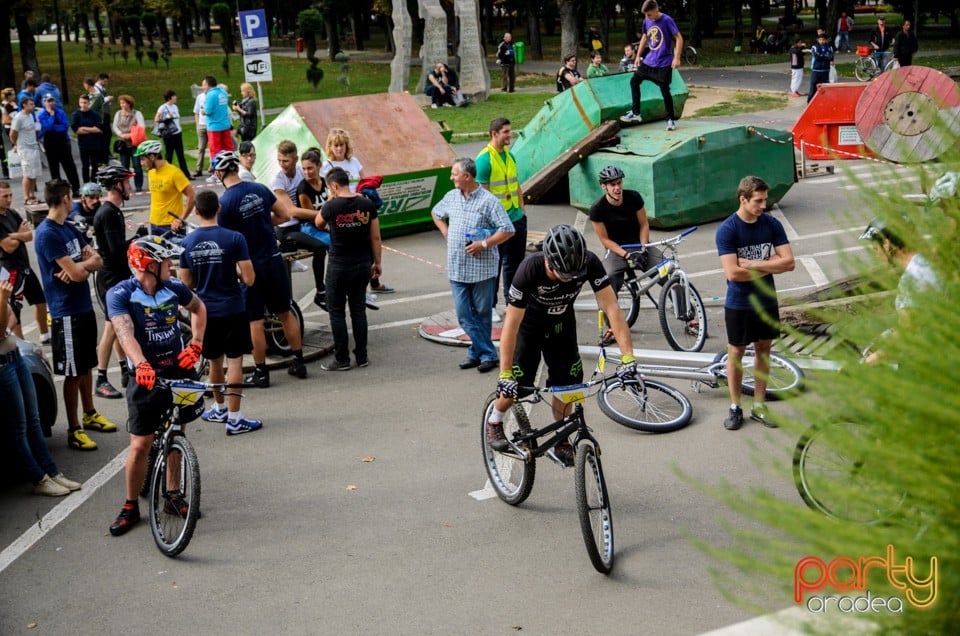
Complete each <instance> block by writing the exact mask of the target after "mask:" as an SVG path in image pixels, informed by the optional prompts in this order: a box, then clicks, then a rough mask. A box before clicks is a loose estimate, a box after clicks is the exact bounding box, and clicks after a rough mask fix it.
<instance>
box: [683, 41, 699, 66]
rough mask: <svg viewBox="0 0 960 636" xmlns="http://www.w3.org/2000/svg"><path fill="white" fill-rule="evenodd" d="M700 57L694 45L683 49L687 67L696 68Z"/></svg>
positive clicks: (688, 45)
mask: <svg viewBox="0 0 960 636" xmlns="http://www.w3.org/2000/svg"><path fill="white" fill-rule="evenodd" d="M699 56H700V54H699V53H697V49H696V47H694V46H693V45H691V44H687V45H685V46H684V47H683V61H684V63H685V64H686V65H687V66H696V64H697V58H698V57H699Z"/></svg>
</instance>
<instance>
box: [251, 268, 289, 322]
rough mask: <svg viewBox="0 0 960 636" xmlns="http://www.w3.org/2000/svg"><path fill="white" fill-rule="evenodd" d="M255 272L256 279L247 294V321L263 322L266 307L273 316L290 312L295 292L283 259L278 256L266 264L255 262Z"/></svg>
mask: <svg viewBox="0 0 960 636" xmlns="http://www.w3.org/2000/svg"><path fill="white" fill-rule="evenodd" d="M253 271H254V273H255V274H256V279H255V280H254V281H253V287H247V294H246V303H247V319H248V320H250V321H254V320H263V315H264V307H266V309H267V310H268V311H269V312H270V313H273V314H279V313H283V312H285V311H289V310H290V305H291V304H293V292H292V290H291V289H290V276H289V275H288V274H287V266H286V264H284V262H283V257H281V256H280V255H279V254H278V255H276V256H274V257H273V258H271V259H270V260H269V261H267V262H266V263H256V262H254V264H253Z"/></svg>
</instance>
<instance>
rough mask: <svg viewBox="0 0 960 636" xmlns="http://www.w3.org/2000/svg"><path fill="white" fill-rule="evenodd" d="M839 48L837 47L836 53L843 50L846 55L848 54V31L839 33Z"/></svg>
mask: <svg viewBox="0 0 960 636" xmlns="http://www.w3.org/2000/svg"><path fill="white" fill-rule="evenodd" d="M839 35H840V46H838V47H837V51H843V50H845V51H846V52H847V53H849V52H850V32H849V31H840V32H839Z"/></svg>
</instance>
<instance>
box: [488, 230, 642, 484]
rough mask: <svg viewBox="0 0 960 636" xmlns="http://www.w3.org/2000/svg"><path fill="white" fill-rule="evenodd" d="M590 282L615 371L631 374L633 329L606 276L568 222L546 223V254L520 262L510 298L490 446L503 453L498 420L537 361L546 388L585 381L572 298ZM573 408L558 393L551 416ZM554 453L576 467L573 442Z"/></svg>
mask: <svg viewBox="0 0 960 636" xmlns="http://www.w3.org/2000/svg"><path fill="white" fill-rule="evenodd" d="M588 281H589V283H590V287H591V289H593V293H594V295H595V296H596V299H597V304H598V305H599V306H600V308H601V309H603V311H604V312H606V314H607V316H608V319H609V321H610V327H611V329H613V333H614V335H615V336H616V339H617V344H618V346H619V347H620V351H621V358H620V360H621V366H620V368H619V369H618V370H617V374H618V375H620V376H621V377H624V378H629V377H634V376H635V375H636V371H637V366H636V359H635V358H634V356H633V343H632V342H631V339H630V328H629V327H628V326H627V323H626V322H625V321H624V319H623V314H622V313H621V312H620V310H619V307H618V305H617V296H616V294H614V293H613V288H612V287H611V286H610V278H609V277H608V276H607V274H606V273H605V272H604V270H603V265H602V264H601V263H600V259H599V258H598V257H597V255H596V254H594V253H593V252H590V251H588V250H587V245H586V241H584V239H583V235H582V234H580V232H578V231H577V230H576V229H574V228H573V227H571V226H569V225H557V226H555V227H552V228H550V230H549V231H548V232H547V236H546V238H545V239H544V241H543V252H537V253H535V254H531V255H530V256H528V257H527V258H526V259H524V261H523V262H522V263H521V264H520V267H519V268H518V269H517V273H516V274H515V275H514V277H513V283H512V284H511V286H510V294H509V296H508V297H507V312H506V315H505V316H504V318H503V329H502V330H501V333H500V378H499V381H498V382H497V395H498V398H497V401H496V402H495V404H494V409H493V412H492V414H491V418H490V419H489V420H488V421H487V431H486V433H487V443H488V444H489V445H490V447H491V448H493V449H494V450H504V449H505V448H506V447H507V440H506V437H505V436H504V434H503V417H504V415H505V414H506V413H507V411H509V410H510V408H511V406H512V404H513V398H515V397H517V393H518V389H519V387H520V386H531V385H533V383H534V378H535V377H536V373H537V367H538V366H539V365H540V358H541V356H542V357H543V361H544V363H546V365H547V386H566V385H570V384H577V383H579V382H581V381H582V380H583V362H582V361H581V360H580V351H579V349H578V345H577V319H576V315H575V314H574V311H573V302H574V300H576V298H577V296H578V295H579V294H580V289H581V288H582V287H583V285H584V283H586V282H588ZM571 408H572V405H571V404H565V403H563V402H562V401H560V400H559V399H557V398H554V400H553V417H554V419H556V420H559V419H561V418H562V417H565V416H566V415H567V414H568V413H569V412H570V409H571ZM555 453H556V455H557V457H558V458H559V459H560V460H561V461H563V462H564V463H565V464H567V465H570V466H572V465H573V446H571V445H570V443H569V442H561V443H560V444H558V445H557V446H556V449H555Z"/></svg>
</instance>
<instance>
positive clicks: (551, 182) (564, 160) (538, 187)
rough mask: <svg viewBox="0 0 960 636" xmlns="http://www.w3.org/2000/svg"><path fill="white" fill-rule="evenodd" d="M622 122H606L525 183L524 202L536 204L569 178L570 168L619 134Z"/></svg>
mask: <svg viewBox="0 0 960 636" xmlns="http://www.w3.org/2000/svg"><path fill="white" fill-rule="evenodd" d="M619 130H620V122H618V121H605V122H602V123H601V124H600V125H599V126H597V127H596V128H594V129H593V130H591V131H590V132H589V133H587V135H586V136H585V137H583V139H581V140H579V141H578V142H576V143H575V144H573V145H572V146H571V147H570V148H569V149H568V150H567V151H566V152H564V153H562V154H561V155H560V156H559V157H557V158H556V159H554V160H553V161H551V162H550V163H548V164H547V165H546V166H545V167H544V168H543V169H542V170H540V171H539V172H537V173H536V174H534V175H533V176H532V177H530V178H529V179H527V180H526V181H524V182H523V200H524V202H525V203H536V202H537V201H539V200H540V198H541V197H543V196H544V195H545V194H546V193H547V192H549V191H550V189H551V188H553V186H555V185H557V183H559V181H560V180H561V179H563V178H564V177H565V176H567V173H568V172H569V171H570V168H572V167H573V166H575V165H576V164H577V162H579V161H580V160H582V159H583V158H584V157H586V156H588V155H590V153H592V152H593V151H594V150H596V149H597V148H598V147H599V146H600V144H601V142H603V140H604V139H608V138H609V137H612V136H613V135H615V134H617V131H619Z"/></svg>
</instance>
